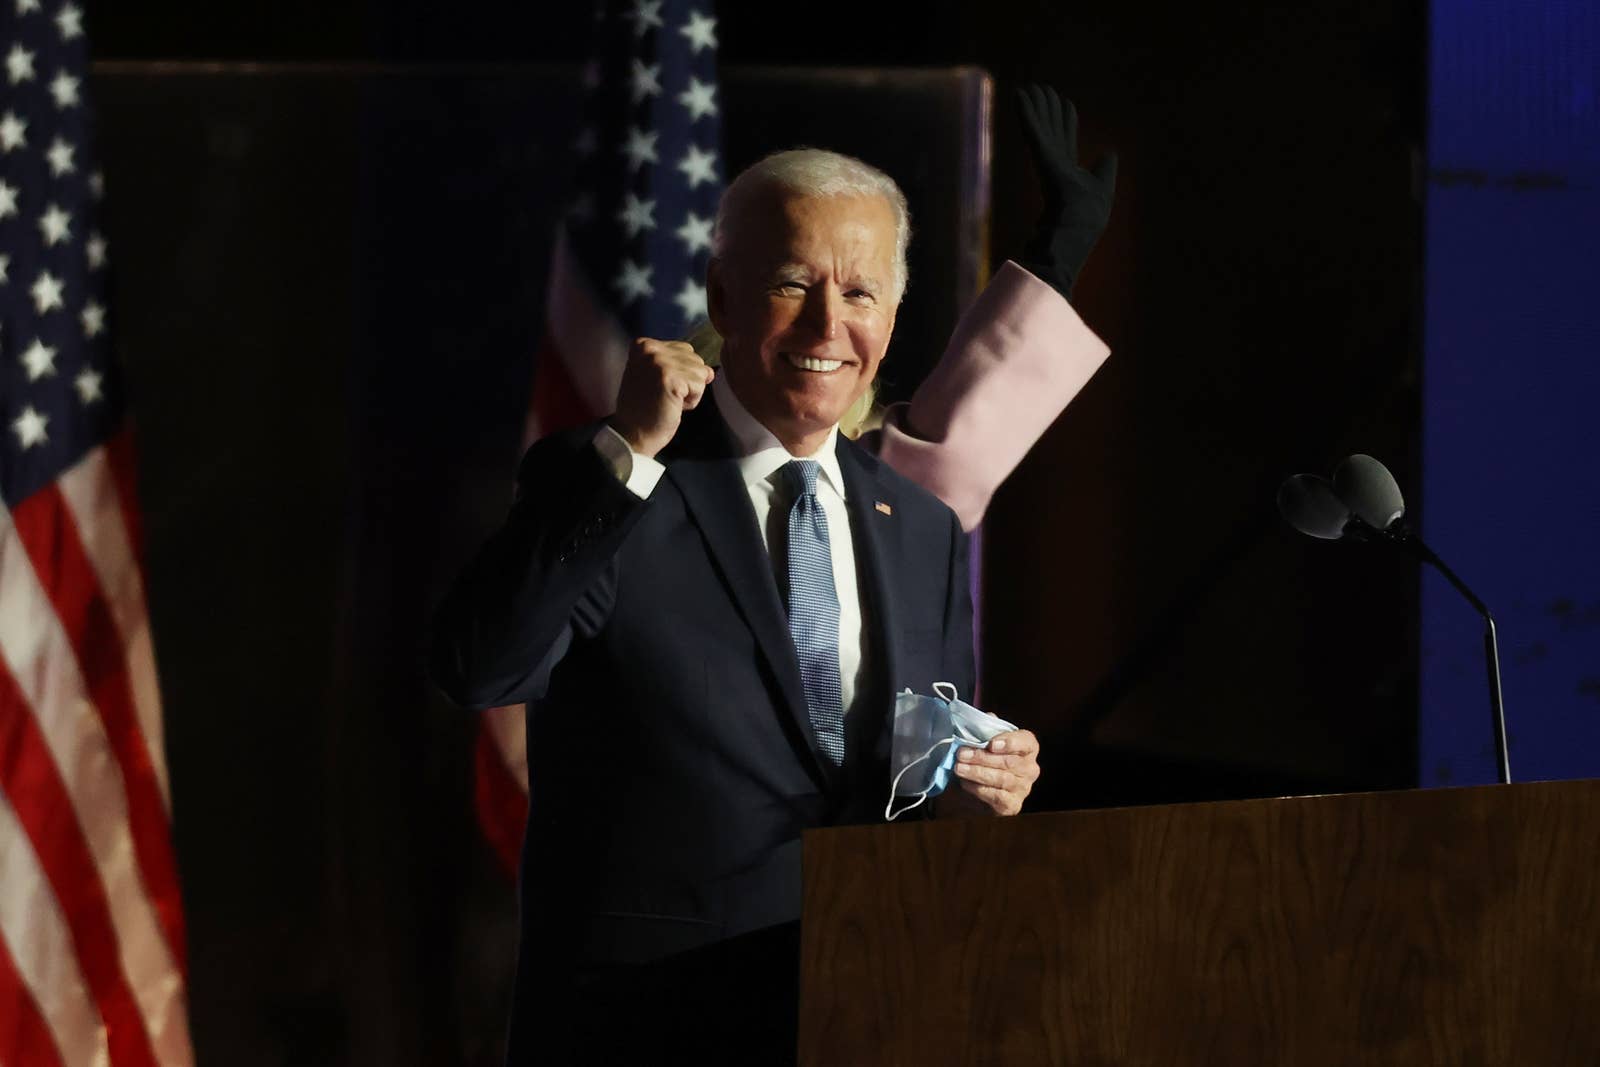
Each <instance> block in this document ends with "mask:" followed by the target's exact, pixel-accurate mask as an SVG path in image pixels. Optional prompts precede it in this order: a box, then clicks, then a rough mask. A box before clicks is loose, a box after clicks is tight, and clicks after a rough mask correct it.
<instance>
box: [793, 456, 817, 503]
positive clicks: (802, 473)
mask: <svg viewBox="0 0 1600 1067" xmlns="http://www.w3.org/2000/svg"><path fill="white" fill-rule="evenodd" d="M821 471H822V464H820V463H818V462H817V461H816V460H814V459H791V460H790V461H789V462H788V463H786V464H784V466H783V477H784V480H785V481H787V482H788V483H789V492H790V494H792V495H793V497H794V499H796V500H798V499H800V498H801V497H803V496H814V495H816V492H817V475H818V474H819V473H820V472H821Z"/></svg>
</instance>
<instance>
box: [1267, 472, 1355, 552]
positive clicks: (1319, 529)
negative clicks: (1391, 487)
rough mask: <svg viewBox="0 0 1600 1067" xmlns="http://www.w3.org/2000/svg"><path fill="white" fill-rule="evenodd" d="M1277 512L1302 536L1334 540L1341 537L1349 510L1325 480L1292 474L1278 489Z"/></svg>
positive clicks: (1348, 519)
mask: <svg viewBox="0 0 1600 1067" xmlns="http://www.w3.org/2000/svg"><path fill="white" fill-rule="evenodd" d="M1278 511H1279V513H1281V514H1282V515H1283V517H1284V518H1285V519H1287V520H1288V522H1289V525H1290V526H1293V527H1294V528H1295V529H1296V530H1299V531H1300V532H1301V533H1303V534H1307V535H1309V536H1311V537H1320V538H1322V539H1323V540H1325V541H1337V540H1338V539H1339V538H1341V537H1343V536H1344V527H1345V523H1347V522H1349V521H1350V509H1349V508H1348V507H1346V506H1345V503H1344V501H1342V500H1340V499H1339V496H1338V494H1337V493H1335V492H1334V491H1333V486H1331V485H1329V484H1328V480H1327V479H1326V478H1319V477H1317V476H1316V475H1315V474H1296V475H1294V476H1292V477H1289V478H1285V479H1284V482H1283V484H1282V485H1280V486H1279V487H1278Z"/></svg>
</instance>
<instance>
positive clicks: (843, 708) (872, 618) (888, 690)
mask: <svg viewBox="0 0 1600 1067" xmlns="http://www.w3.org/2000/svg"><path fill="white" fill-rule="evenodd" d="M907 233H908V224H907V219H906V210H905V201H904V197H903V195H901V193H900V191H899V189H898V188H897V187H896V186H895V185H894V183H893V182H892V181H891V180H889V179H888V177H887V176H886V175H883V174H882V173H881V172H879V171H876V170H874V169H873V168H870V167H868V166H866V165H865V164H862V163H860V162H859V161H856V160H852V159H848V158H847V157H843V156H838V155H836V154H834V153H827V152H818V151H813V150H805V151H800V152H791V153H780V154H779V155H777V156H774V157H769V158H768V159H767V160H764V161H762V163H759V164H757V165H756V166H755V167H753V168H751V169H750V170H748V171H746V172H745V173H744V174H742V175H741V176H740V177H739V178H738V179H736V180H735V181H734V182H733V183H732V185H730V187H729V189H728V191H727V193H726V195H725V196H724V200H723V204H722V207H721V209H720V210H719V214H718V222H717V232H716V236H715V243H714V249H713V251H714V256H713V259H712V263H711V267H710V271H709V274H708V278H707V298H708V304H709V308H710V313H711V317H712V320H713V323H714V324H715V325H716V327H717V330H718V332H719V333H720V334H721V335H722V337H723V339H724V343H723V356H722V360H723V362H722V367H723V371H722V377H721V379H720V380H717V381H715V383H714V384H713V378H714V377H715V375H714V374H713V372H712V371H711V369H710V368H708V367H707V366H706V365H705V364H704V363H703V362H702V361H701V360H700V358H699V357H698V356H697V355H695V353H694V351H693V350H692V349H691V348H689V347H688V346H687V345H684V344H681V343H674V342H661V341H654V340H649V339H641V340H640V341H638V342H636V343H635V345H634V350H633V352H632V354H631V356H630V362H629V366H628V368H627V370H626V371H625V373H624V378H623V383H622V387H621V391H620V393H619V398H618V403H617V410H616V412H615V413H614V414H613V415H612V416H611V417H610V418H609V419H607V420H605V422H604V423H602V424H598V425H590V426H587V427H583V428H580V429H579V430H576V431H573V432H570V433H566V434H559V435H555V436H553V437H550V438H546V439H545V440H543V441H540V442H539V443H537V444H536V445H534V447H533V448H531V449H530V450H529V452H528V455H527V457H526V458H525V459H524V461H523V465H522V469H521V473H520V476H519V495H518V499H517V503H516V504H515V506H514V507H513V509H512V512H511V515H510V517H509V518H508V519H507V521H506V524H505V526H504V527H503V528H502V529H501V530H500V531H499V532H498V533H497V534H496V535H495V536H494V537H493V538H492V539H491V541H490V542H489V543H488V544H487V545H486V546H485V547H484V549H483V550H482V551H481V552H480V553H479V555H478V556H477V557H476V558H475V560H474V561H473V562H472V564H471V565H470V566H469V567H468V569H467V571H466V572H465V573H464V574H463V576H462V578H461V579H460V580H459V581H458V583H457V585H456V587H455V588H454V589H453V590H452V592H451V594H450V596H449V597H448V598H447V600H446V602H445V604H444V605H443V606H442V607H441V609H440V613H439V617H438V624H437V632H436V635H435V649H434V671H435V675H436V677H437V678H438V680H439V682H440V684H441V686H442V687H443V688H444V689H445V691H446V692H447V693H449V694H450V695H451V696H452V697H453V698H454V699H455V700H457V701H458V702H460V703H462V704H463V705H466V706H469V707H475V708H482V707H490V706H494V705H500V704H508V703H513V702H517V701H523V700H526V701H528V702H529V706H530V714H529V718H528V751H529V771H530V809H529V810H530V817H529V824H528V832H527V837H526V840H525V843H524V871H523V880H522V884H523V943H522V953H521V962H520V967H519V977H518V992H517V1005H516V1007H515V1011H514V1015H515V1018H514V1020H513V1027H512V1042H511V1058H512V1061H513V1062H534V1061H536V1060H537V1061H538V1062H551V1061H557V1062H559V1061H562V1060H563V1059H564V1058H565V1059H571V1060H575V1061H578V1062H599V1061H608V1060H622V1059H628V1058H634V1059H638V1058H639V1057H641V1056H643V1057H648V1058H653V1059H659V1060H662V1061H675V1060H676V1059H677V1058H678V1057H679V1056H682V1055H686V1054H689V1053H690V1052H691V1051H692V1052H693V1054H695V1055H699V1056H709V1057H717V1056H721V1057H725V1058H731V1057H738V1058H741V1059H744V1060H746V1061H749V1062H755V1061H756V1060H752V1059H751V1056H756V1057H757V1059H761V1057H763V1056H766V1055H769V1054H770V1055H774V1056H782V1055H784V1050H785V1048H786V1049H787V1055H788V1056H791V1057H792V1054H793V1040H792V1038H793V1034H792V1013H793V996H794V989H793V981H794V976H793V965H794V957H793V954H792V953H793V927H792V925H791V926H785V925H784V924H792V923H793V921H794V920H795V919H797V918H798V915H799V907H800V834H801V832H802V831H803V830H805V829H807V828H810V827H818V826H828V825H835V824H840V823H848V822H863V821H870V820H875V819H878V818H881V815H880V814H879V813H880V812H881V811H882V810H883V806H884V803H885V801H886V800H887V798H888V791H889V775H888V765H887V758H888V736H889V735H888V729H889V717H890V715H891V709H892V707H893V693H894V692H896V691H898V690H899V689H901V688H907V687H909V688H911V689H913V690H915V691H918V692H924V693H925V692H929V691H930V690H931V686H932V684H933V683H934V682H937V681H948V682H952V683H954V684H955V685H956V686H957V688H958V689H959V690H960V691H961V692H962V693H970V692H971V691H972V687H973V684H974V677H973V659H972V629H971V621H972V620H971V605H970V601H969V597H968V586H967V582H968V577H967V540H966V536H965V534H964V533H963V532H962V530H961V526H960V523H959V522H958V521H957V519H956V517H955V516H954V514H953V513H952V512H951V511H950V510H949V509H948V508H947V507H945V506H944V505H943V504H942V503H940V502H939V501H938V500H937V499H935V498H934V497H933V496H931V495H930V494H928V493H927V492H925V491H924V490H922V489H920V488H918V487H917V486H916V485H914V484H912V483H911V482H909V481H907V480H906V479H904V478H902V477H900V476H899V475H897V474H895V473H894V472H893V471H891V470H890V469H889V468H888V467H887V466H885V465H883V464H882V463H880V462H878V461H877V460H876V459H874V458H873V457H872V456H870V455H868V454H867V453H866V452H864V451H863V450H861V449H859V448H858V447H856V446H855V445H854V444H852V443H851V442H849V441H848V440H846V439H844V438H843V437H842V436H841V435H840V434H839V433H838V422H839V419H840V417H841V416H842V415H843V414H844V412H845V411H846V410H847V409H848V408H849V407H850V406H851V405H852V404H854V403H856V402H857V401H858V400H860V398H861V397H862V395H863V394H864V392H865V391H866V389H867V388H868V386H869V385H870V383H871V382H872V379H873V377H874V376H875V375H876V373H877V369H878V364H879V363H880V361H881V360H882V358H883V354H884V351H885V350H886V348H887V346H888V342H889V337H890V334H891V332H892V330H893V328H894V320H895V313H896V309H897V307H898V305H899V299H900V296H901V294H902V293H903V292H904V288H905V240H906V235H907ZM969 752H970V753H971V754H970V755H968V754H967V753H969ZM963 754H964V759H963V761H962V762H961V763H960V764H959V765H958V769H957V776H958V781H959V782H960V784H961V788H960V789H959V790H955V791H952V792H951V793H949V794H946V796H945V797H942V798H941V801H942V807H941V810H940V814H949V813H952V812H956V811H960V810H963V809H964V810H965V811H966V812H969V813H997V814H1012V813H1014V812H1016V811H1017V810H1018V809H1019V808H1020V806H1021V803H1022V800H1023V798H1024V797H1026V795H1027V793H1028V791H1029V789H1030V788H1031V786H1032V783H1033V781H1034V780H1035V779H1036V778H1037V776H1038V763H1037V758H1036V754H1037V742H1036V740H1035V739H1034V737H1033V735H1032V734H1031V733H1029V732H1028V731H1025V730H1024V731H1016V732H1014V733H1009V734H1004V735H1002V736H1001V737H999V738H997V739H995V741H994V742H993V743H992V744H991V746H990V749H989V750H988V751H975V750H966V749H964V750H963ZM772 931H778V933H776V934H774V933H772ZM706 1013H710V1017H709V1018H707V1015H706ZM546 1024H547V1025H546ZM763 1039H765V1040H767V1041H769V1042H770V1043H771V1044H770V1049H771V1050H772V1051H770V1053H769V1052H767V1051H759V1052H758V1051H757V1047H756V1045H754V1044H753V1042H756V1041H759V1040H763ZM652 1051H653V1052H655V1053H657V1055H656V1056H654V1057H650V1053H651V1052H652ZM762 1062H766V1060H764V1059H763V1060H762Z"/></svg>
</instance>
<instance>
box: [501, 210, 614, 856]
mask: <svg viewBox="0 0 1600 1067" xmlns="http://www.w3.org/2000/svg"><path fill="white" fill-rule="evenodd" d="M545 308H546V309H547V310H546V312H545V336H544V341H543V343H542V344H541V345H540V347H539V353H538V355H537V357H536V358H535V361H534V372H533V389H532V391H531V394H530V396H529V403H528V421H527V425H526V429H525V432H524V435H523V446H524V447H526V446H527V445H530V444H532V443H533V442H534V441H536V440H538V439H539V438H541V437H544V436H546V435H548V434H552V433H555V432H557V431H559V430H564V429H567V428H569V427H572V426H577V425H579V424H580V423H584V422H588V421H589V420H591V419H597V418H599V417H600V416H601V415H604V414H607V413H608V412H610V411H611V410H612V408H614V407H615V406H616V401H617V389H618V387H619V386H620V385H621V384H622V368H623V365H624V364H625V363H626V362H627V358H628V345H629V342H630V338H629V337H628V335H627V333H626V332H624V330H623V328H622V324H621V323H620V322H618V321H617V318H616V316H615V315H613V314H612V313H611V311H610V310H609V308H608V307H607V305H606V302H605V301H604V300H603V299H601V298H600V296H599V295H598V294H596V293H595V291H594V289H593V287H592V286H591V284H590V282H589V278H588V277H587V275H585V274H584V271H583V267H582V265H581V264H579V262H578V260H577V257H575V256H574V255H573V254H572V250H571V249H570V248H569V247H568V246H567V239H566V234H565V232H564V231H562V232H558V234H557V236H556V242H555V247H554V248H553V249H552V251H551V256H550V284H549V287H548V290H547V292H546V293H545ZM525 721H526V709H525V708H524V707H523V706H522V705H520V704H518V705H515V706H511V707H504V708H494V709H492V710H491V711H489V712H488V713H486V714H485V715H484V717H483V719H482V722H481V723H480V726H479V730H478V742H477V753H476V764H477V767H476V788H475V791H474V802H475V807H476V809H477V814H478V825H479V828H480V829H481V830H482V831H483V835H484V837H485V838H486V839H487V840H488V842H489V844H490V846H491V847H492V848H493V849H494V852H495V855H496V856H497V857H499V859H500V862H501V865H502V867H503V868H504V869H505V871H506V872H507V873H508V874H510V875H512V876H515V874H516V870H517V860H518V856H519V854H520V846H521V843H522V832H523V829H524V827H525V826H526V824H527V818H528V751H527V741H526V731H525V727H524V723H525Z"/></svg>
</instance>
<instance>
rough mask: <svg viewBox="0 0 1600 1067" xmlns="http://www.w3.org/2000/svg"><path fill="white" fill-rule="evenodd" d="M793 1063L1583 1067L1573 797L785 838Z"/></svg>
mask: <svg viewBox="0 0 1600 1067" xmlns="http://www.w3.org/2000/svg"><path fill="white" fill-rule="evenodd" d="M804 855H805V859H804V863H805V918H804V922H803V925H802V931H803V933H802V947H801V967H800V975H801V992H800V1038H799V1041H800V1046H799V1062H800V1064H801V1065H802V1067H824V1065H826V1067H839V1065H853V1064H885V1065H888V1064H905V1065H907V1067H926V1065H929V1064H936V1063H937V1064H983V1065H986V1067H987V1065H1001V1064H1018V1065H1023V1064H1027V1065H1036V1064H1075V1065H1083V1067H1088V1065H1098V1064H1117V1065H1124V1064H1161V1065H1163V1067H1170V1065H1179V1064H1227V1065H1256V1064H1271V1065H1277V1064H1286V1065H1303V1064H1338V1065H1341V1067H1345V1065H1353V1064H1359V1065H1368V1064H1407V1065H1411V1064H1519V1065H1520V1064H1528V1065H1535V1064H1536V1065H1539V1067H1552V1065H1556V1064H1582V1065H1584V1067H1593V1065H1595V1064H1597V1063H1600V780H1597V781H1578V782H1541V783H1531V784H1526V785H1509V786H1488V787H1483V788H1472V789H1434V790H1414V791H1408V792H1397V793H1365V794H1350V795H1343V796H1319V797H1295V798H1287V799H1281V800H1250V801H1230V802H1226V803H1210V804H1186V805H1173V806H1164V807H1149V808H1122V809H1113V810H1104V811H1082V812H1069V813H1061V814H1043V815H1025V816H1022V817H1019V818H1015V819H994V820H971V821H960V822H928V823H913V824H908V825H903V826H879V827H854V828H848V829H839V830H824V831H816V832H813V833H810V834H808V835H807V836H806V838H805V853H804Z"/></svg>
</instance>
